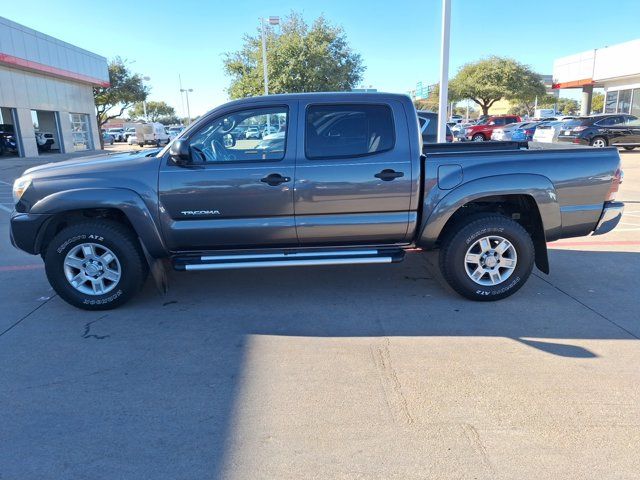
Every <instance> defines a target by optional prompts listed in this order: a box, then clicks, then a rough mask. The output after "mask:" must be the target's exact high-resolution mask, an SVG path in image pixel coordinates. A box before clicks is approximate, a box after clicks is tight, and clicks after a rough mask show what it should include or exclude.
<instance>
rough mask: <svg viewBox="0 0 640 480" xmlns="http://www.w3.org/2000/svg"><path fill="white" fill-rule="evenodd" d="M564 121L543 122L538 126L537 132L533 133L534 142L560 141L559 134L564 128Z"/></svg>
mask: <svg viewBox="0 0 640 480" xmlns="http://www.w3.org/2000/svg"><path fill="white" fill-rule="evenodd" d="M562 125H564V122H558V121H556V122H543V123H541V124H540V125H538V126H537V127H536V133H534V134H533V141H534V142H541V143H555V142H557V141H558V135H560V130H561V129H562Z"/></svg>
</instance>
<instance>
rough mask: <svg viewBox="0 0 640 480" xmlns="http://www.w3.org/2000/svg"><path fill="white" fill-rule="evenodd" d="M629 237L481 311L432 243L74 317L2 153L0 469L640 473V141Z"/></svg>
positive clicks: (577, 249)
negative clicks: (22, 235) (17, 215)
mask: <svg viewBox="0 0 640 480" xmlns="http://www.w3.org/2000/svg"><path fill="white" fill-rule="evenodd" d="M622 155H623V167H624V171H625V180H624V183H623V185H622V187H621V191H620V194H619V196H618V199H620V200H623V201H625V202H626V203H627V207H626V212H625V216H624V218H623V221H622V223H621V224H620V225H619V227H618V229H617V230H615V231H614V232H612V233H610V234H607V235H604V236H600V237H584V238H577V239H568V240H563V241H561V242H557V243H555V244H552V245H550V249H551V250H550V257H551V258H550V260H551V268H552V272H551V275H549V276H546V275H544V274H542V273H540V272H537V271H536V273H535V275H534V276H533V277H532V278H531V279H530V280H529V282H528V283H527V285H525V286H524V287H523V288H522V290H521V291H520V292H519V293H518V294H516V295H515V296H513V297H511V298H508V299H506V300H503V301H501V302H499V303H487V304H480V303H474V302H470V301H467V300H465V299H463V298H461V297H459V296H457V295H455V294H454V293H453V292H452V291H451V290H450V289H449V288H448V287H446V286H445V285H444V283H443V282H442V281H441V279H440V277H439V274H438V272H437V270H436V269H435V267H434V258H433V255H419V254H415V255H412V256H411V257H410V258H409V259H408V260H407V261H406V262H404V263H402V264H397V265H393V266H353V267H344V268H342V267H327V268H322V267H316V268H313V269H274V270H254V271H227V272H225V271H220V272H206V273H205V272H202V273H189V274H186V273H173V274H172V275H171V290H170V292H169V294H168V295H167V296H165V297H163V296H160V295H159V294H158V293H156V291H155V288H154V286H153V285H152V283H151V282H148V283H147V285H146V287H145V290H144V292H143V293H142V294H141V295H139V296H137V297H136V298H135V299H134V300H133V301H131V302H130V303H129V304H127V305H126V306H125V307H124V308H122V309H119V310H115V311H107V312H84V311H80V310H76V309H74V308H72V307H70V306H69V305H67V304H66V303H64V302H63V301H61V300H60V299H59V298H57V297H56V296H55V295H54V293H53V291H52V290H51V288H50V287H49V285H48V283H47V281H46V278H45V276H44V271H43V268H42V262H41V260H40V258H39V257H33V256H29V255H27V254H24V253H22V252H19V251H17V250H15V249H13V248H12V247H11V245H10V244H9V240H8V236H9V233H8V218H9V210H10V209H11V205H10V203H11V200H10V183H11V182H12V180H13V178H14V177H16V176H17V175H19V174H20V173H21V170H23V169H24V168H26V167H27V166H28V165H25V164H20V161H18V160H15V161H8V162H7V163H3V161H0V285H2V288H1V293H0V305H1V309H2V310H1V313H0V365H1V366H2V367H1V369H0V405H1V407H0V478H1V479H3V480H5V479H51V478H69V479H72V478H78V479H80V478H83V479H84V478H90V479H114V478H131V479H147V478H148V479H214V478H225V479H242V480H247V479H276V478H277V479H296V480H299V479H303V478H304V479H307V478H309V479H325V478H327V479H385V480H386V479H403V480H405V479H425V478H437V479H454V478H457V479H491V480H495V479H502V478H504V479H513V478H521V479H527V478H537V479H554V480H557V479H573V478H575V479H605V478H606V479H637V478H638V472H639V471H640V455H638V451H639V450H640V341H639V340H640V296H639V295H638V293H639V292H640V289H639V287H638V279H639V278H640V151H634V152H629V153H624V154H622Z"/></svg>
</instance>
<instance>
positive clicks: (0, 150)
mask: <svg viewBox="0 0 640 480" xmlns="http://www.w3.org/2000/svg"><path fill="white" fill-rule="evenodd" d="M17 152H18V145H17V143H16V134H15V130H14V129H13V125H11V124H9V123H2V124H0V155H4V154H5V153H17Z"/></svg>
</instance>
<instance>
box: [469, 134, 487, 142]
mask: <svg viewBox="0 0 640 480" xmlns="http://www.w3.org/2000/svg"><path fill="white" fill-rule="evenodd" d="M471 140H472V141H474V142H484V141H485V140H486V139H485V138H484V135H483V134H481V133H476V134H475V135H474V136H473V137H471Z"/></svg>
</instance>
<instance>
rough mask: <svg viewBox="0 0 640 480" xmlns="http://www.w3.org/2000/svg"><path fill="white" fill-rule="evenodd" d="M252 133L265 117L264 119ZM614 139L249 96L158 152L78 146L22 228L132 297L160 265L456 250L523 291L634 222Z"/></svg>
mask: <svg viewBox="0 0 640 480" xmlns="http://www.w3.org/2000/svg"><path fill="white" fill-rule="evenodd" d="M247 132H251V134H248V133H247ZM621 176H622V173H621V171H620V158H619V155H618V152H617V151H616V150H615V149H614V148H602V149H591V148H576V149H565V148H557V149H546V150H543V149H540V150H537V149H523V148H521V146H519V145H514V144H508V143H504V144H503V143H486V144H468V145H466V144H437V145H431V146H428V147H426V150H424V151H423V145H422V139H421V136H420V129H419V124H418V119H417V115H416V111H415V109H414V106H413V104H412V103H411V100H410V99H409V98H408V97H406V96H403V95H392V94H362V93H355V94H351V93H339V94H337V93H315V94H291V95H271V96H266V97H258V98H246V99H242V100H238V101H234V102H231V103H228V104H225V105H222V106H220V107H218V108H216V109H214V110H212V111H211V112H209V113H207V114H206V115H204V116H203V117H202V118H201V119H200V120H198V121H197V122H196V123H194V124H193V125H191V126H190V127H189V128H188V129H187V130H185V131H184V132H182V134H181V135H180V136H179V137H178V138H177V139H175V140H174V141H173V142H172V143H171V144H170V145H168V146H167V147H166V148H164V149H163V150H161V151H159V152H157V153H156V154H153V155H138V156H132V155H128V154H125V155H113V156H107V157H100V158H94V159H90V160H86V159H77V160H70V161H65V162H60V163H55V164H49V165H43V166H39V167H35V168H31V169H29V170H27V171H26V172H25V173H24V175H23V176H22V177H20V178H18V179H17V180H16V181H15V184H14V196H15V202H16V206H15V212H13V214H12V217H11V239H12V242H13V244H14V245H15V246H16V247H18V248H20V249H22V250H24V251H26V252H29V253H31V254H36V255H41V256H42V258H43V259H44V262H45V269H46V274H47V277H48V279H49V282H50V283H51V285H52V286H53V288H54V289H55V290H56V292H58V294H59V295H60V297H62V298H63V299H64V300H66V301H67V302H69V303H70V304H72V305H75V306H77V307H80V308H85V309H92V310H94V309H108V308H113V307H116V306H118V305H121V304H123V303H124V302H125V301H127V300H128V299H129V298H131V297H132V296H133V295H134V294H135V293H136V291H138V289H139V288H140V287H141V285H142V284H143V282H144V281H145V278H146V277H147V275H148V272H149V271H151V272H152V273H154V276H155V277H156V280H158V279H162V278H163V275H162V273H163V272H164V271H165V270H164V265H168V264H171V265H172V266H173V268H175V269H177V270H218V269H230V268H258V267H283V266H311V265H354V264H370V263H393V262H400V261H402V260H403V258H404V256H405V253H406V252H407V251H412V252H416V251H421V250H429V249H440V253H439V255H440V257H439V258H440V268H441V270H442V273H443V276H444V278H445V279H446V280H447V282H449V284H450V285H451V286H452V287H453V289H455V290H456V291H457V292H459V293H460V294H461V295H464V296H465V297H468V298H470V299H473V300H497V299H501V298H505V297H507V296H509V295H511V294H513V293H514V292H516V291H517V290H518V289H519V288H520V287H521V286H522V285H523V284H524V283H525V281H526V280H527V278H528V277H529V275H530V274H531V271H532V268H533V265H534V264H535V265H536V266H537V267H538V268H539V269H540V270H542V271H543V272H545V273H548V271H549V266H548V260H547V249H546V242H548V241H552V240H557V239H559V238H564V237H575V236H580V235H588V234H590V233H592V232H594V233H595V234H599V233H604V232H606V231H609V230H611V229H613V228H614V227H615V226H616V224H617V223H618V221H619V219H620V217H621V215H622V210H623V204H621V203H617V202H615V201H614V200H615V193H616V191H617V190H618V185H619V183H620V181H621Z"/></svg>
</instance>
